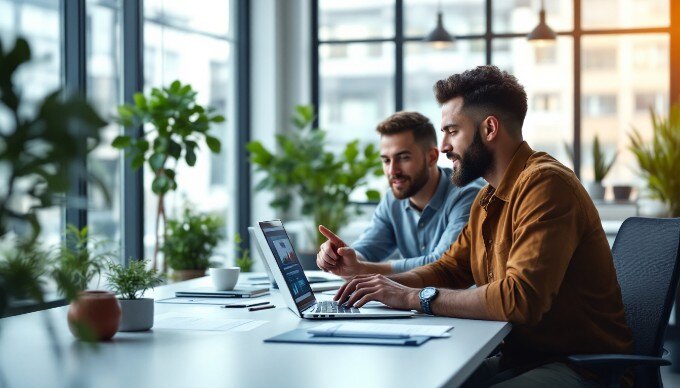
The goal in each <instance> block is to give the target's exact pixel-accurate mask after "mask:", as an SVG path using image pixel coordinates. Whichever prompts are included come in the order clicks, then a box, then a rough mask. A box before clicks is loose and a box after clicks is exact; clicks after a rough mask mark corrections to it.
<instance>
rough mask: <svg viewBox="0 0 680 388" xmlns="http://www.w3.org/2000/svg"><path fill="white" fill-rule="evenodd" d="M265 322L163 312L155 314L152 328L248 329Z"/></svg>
mask: <svg viewBox="0 0 680 388" xmlns="http://www.w3.org/2000/svg"><path fill="white" fill-rule="evenodd" d="M265 323H267V321H256V320H252V319H224V318H202V317H196V316H187V315H184V314H178V313H165V314H158V315H156V323H155V324H154V326H153V329H154V330H157V329H170V330H199V331H250V330H253V329H255V328H256V327H260V326H262V325H264V324H265Z"/></svg>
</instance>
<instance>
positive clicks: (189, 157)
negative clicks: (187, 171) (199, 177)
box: [184, 148, 196, 166]
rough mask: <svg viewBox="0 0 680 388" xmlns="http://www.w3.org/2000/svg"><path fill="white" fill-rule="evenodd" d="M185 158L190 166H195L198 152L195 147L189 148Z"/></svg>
mask: <svg viewBox="0 0 680 388" xmlns="http://www.w3.org/2000/svg"><path fill="white" fill-rule="evenodd" d="M184 158H185V159H186V161H187V164H188V165H189V166H194V165H195V164H196V153H195V152H194V149H193V148H187V151H186V155H185V156H184Z"/></svg>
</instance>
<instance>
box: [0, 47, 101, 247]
mask: <svg viewBox="0 0 680 388" xmlns="http://www.w3.org/2000/svg"><path fill="white" fill-rule="evenodd" d="M30 60H31V50H30V48H29V46H28V43H27V42H26V40H24V39H22V38H19V39H17V40H16V42H15V44H14V47H13V48H11V49H9V50H7V51H6V50H5V49H4V47H3V46H2V42H0V69H2V71H0V109H2V110H3V111H5V112H6V113H8V114H9V116H10V117H11V119H10V120H11V121H10V126H9V128H2V130H0V165H2V166H3V174H1V175H0V177H1V178H0V187H2V190H0V237H2V236H4V235H5V234H6V233H7V232H8V230H9V229H10V228H11V224H16V226H18V227H21V226H24V225H27V226H29V227H30V229H31V231H32V235H31V239H30V241H29V242H34V241H35V239H36V238H37V237H38V235H39V234H40V229H41V228H40V223H39V222H38V218H37V216H36V210H38V209H43V208H47V207H50V206H53V205H54V204H55V203H56V201H57V199H58V198H60V197H57V196H55V194H59V193H64V192H66V191H68V189H69V187H70V185H71V182H72V181H71V178H73V177H77V178H79V179H89V180H93V178H94V177H93V176H91V175H90V174H88V172H87V171H86V170H85V169H84V168H77V167H76V166H77V164H76V163H74V162H76V161H77V160H79V159H82V158H84V157H85V155H86V154H87V153H88V152H89V151H91V150H92V149H93V148H94V147H96V146H97V145H98V144H99V140H100V130H101V128H103V127H104V126H105V125H106V122H105V121H103V120H102V119H101V117H99V115H98V114H97V113H96V112H95V111H94V109H93V108H92V107H91V106H90V105H89V103H88V102H87V101H86V100H85V99H84V98H82V97H79V96H77V95H66V94H65V93H64V92H63V91H60V90H57V91H55V92H53V93H52V94H50V95H48V96H47V97H46V98H45V99H44V100H43V101H42V102H40V104H39V106H38V109H37V113H36V114H35V115H30V116H28V115H22V114H21V113H20V112H21V111H23V110H24V109H25V108H23V109H22V107H23V106H24V101H22V98H21V95H20V94H19V93H18V92H17V87H16V85H14V82H13V81H14V78H15V73H16V72H17V71H18V70H19V69H20V68H21V67H22V66H24V65H25V64H26V63H27V62H29V61H30ZM67 172H68V173H67ZM104 194H105V196H107V194H108V193H106V191H104ZM17 198H21V199H22V201H18V200H17ZM26 198H28V199H29V200H30V203H31V206H30V207H28V208H21V207H19V206H16V205H17V204H19V203H25V202H26V201H25V200H24V199H26ZM77 202H78V201H72V203H69V206H71V207H74V206H75V205H76V204H77ZM22 224H23V225H22Z"/></svg>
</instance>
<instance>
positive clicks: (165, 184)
mask: <svg viewBox="0 0 680 388" xmlns="http://www.w3.org/2000/svg"><path fill="white" fill-rule="evenodd" d="M169 188H170V180H169V179H168V177H166V176H165V175H159V176H157V177H156V178H154V180H153V182H152V183H151V191H153V192H154V194H164V193H167V192H168V189H169Z"/></svg>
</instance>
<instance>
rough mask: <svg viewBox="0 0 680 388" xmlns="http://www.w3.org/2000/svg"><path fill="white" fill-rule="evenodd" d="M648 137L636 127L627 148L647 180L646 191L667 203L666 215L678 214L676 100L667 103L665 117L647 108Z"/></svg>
mask: <svg viewBox="0 0 680 388" xmlns="http://www.w3.org/2000/svg"><path fill="white" fill-rule="evenodd" d="M650 116H651V118H652V127H653V133H652V139H651V141H646V140H644V139H643V137H642V135H641V134H640V132H639V131H638V130H637V129H633V132H632V133H631V134H630V143H631V144H630V150H631V152H632V153H633V154H634V155H635V157H636V159H637V161H638V164H639V166H640V174H641V175H642V176H643V177H644V178H645V179H646V180H647V185H648V187H649V190H650V193H651V195H652V196H653V198H654V199H658V200H660V201H662V202H664V203H665V204H666V206H668V215H669V216H671V217H680V175H679V174H678V166H680V104H674V105H673V106H671V108H670V111H669V114H668V117H662V116H660V115H657V114H656V113H655V112H654V110H650Z"/></svg>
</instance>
